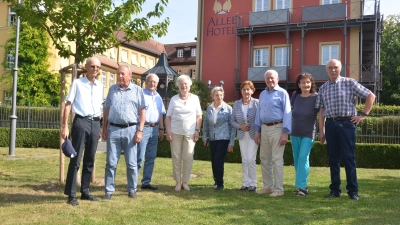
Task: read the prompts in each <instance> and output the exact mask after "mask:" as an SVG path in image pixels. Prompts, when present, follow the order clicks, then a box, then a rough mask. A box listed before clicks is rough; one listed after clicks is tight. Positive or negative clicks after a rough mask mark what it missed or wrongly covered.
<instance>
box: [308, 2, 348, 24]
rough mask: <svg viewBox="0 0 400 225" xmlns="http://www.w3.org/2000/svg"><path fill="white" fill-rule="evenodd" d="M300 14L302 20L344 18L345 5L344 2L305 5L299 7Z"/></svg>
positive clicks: (345, 12) (345, 13)
mask: <svg viewBox="0 0 400 225" xmlns="http://www.w3.org/2000/svg"><path fill="white" fill-rule="evenodd" d="M301 15H302V16H301V20H302V21H303V22H309V21H326V20H336V19H344V18H346V16H347V7H346V3H339V4H329V5H318V6H307V7H303V8H302V9H301Z"/></svg>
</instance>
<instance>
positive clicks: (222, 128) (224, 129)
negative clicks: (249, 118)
mask: <svg viewBox="0 0 400 225" xmlns="http://www.w3.org/2000/svg"><path fill="white" fill-rule="evenodd" d="M211 96H212V98H213V100H214V102H213V103H212V104H211V105H209V106H208V107H207V111H206V115H205V118H204V120H203V143H204V146H207V145H209V146H210V153H211V166H212V171H213V177H214V185H216V188H215V190H224V162H225V157H226V153H227V152H232V151H233V146H234V144H235V132H236V128H234V127H233V126H232V125H231V123H230V120H231V116H232V107H230V106H229V105H228V104H226V103H225V102H224V101H223V99H224V90H223V89H222V87H215V88H213V89H212V91H211Z"/></svg>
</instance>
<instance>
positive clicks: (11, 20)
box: [8, 7, 17, 26]
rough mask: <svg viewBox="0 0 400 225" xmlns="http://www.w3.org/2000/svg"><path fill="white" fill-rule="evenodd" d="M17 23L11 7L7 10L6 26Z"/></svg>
mask: <svg viewBox="0 0 400 225" xmlns="http://www.w3.org/2000/svg"><path fill="white" fill-rule="evenodd" d="M16 22H17V16H16V14H15V12H14V10H13V8H12V7H9V8H8V26H12V25H14V24H15V23H16Z"/></svg>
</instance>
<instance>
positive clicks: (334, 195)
mask: <svg viewBox="0 0 400 225" xmlns="http://www.w3.org/2000/svg"><path fill="white" fill-rule="evenodd" d="M333 197H340V194H338V193H333V192H330V193H329V194H328V195H325V198H333Z"/></svg>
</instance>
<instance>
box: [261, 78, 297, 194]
mask: <svg viewBox="0 0 400 225" xmlns="http://www.w3.org/2000/svg"><path fill="white" fill-rule="evenodd" d="M264 80H265V84H266V85H267V87H266V88H265V90H264V91H262V92H261V94H260V97H259V106H258V109H257V113H256V119H255V130H256V132H255V136H254V141H255V142H256V143H257V144H259V145H260V160H261V172H262V177H263V183H264V188H263V189H261V190H259V191H257V192H256V193H257V194H270V195H269V196H271V197H277V196H282V195H283V194H284V191H283V152H284V150H285V144H286V142H287V140H288V135H289V133H290V131H291V128H292V124H291V123H292V111H291V106H290V99H289V95H288V93H287V92H286V90H285V89H283V88H281V87H279V85H278V81H279V77H278V73H277V72H276V71H275V70H267V71H266V72H265V74H264Z"/></svg>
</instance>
